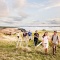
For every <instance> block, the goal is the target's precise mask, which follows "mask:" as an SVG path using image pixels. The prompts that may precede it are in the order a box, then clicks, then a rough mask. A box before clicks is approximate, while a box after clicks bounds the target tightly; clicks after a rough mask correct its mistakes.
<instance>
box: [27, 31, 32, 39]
mask: <svg viewBox="0 0 60 60" xmlns="http://www.w3.org/2000/svg"><path fill="white" fill-rule="evenodd" d="M28 37H29V40H31V39H32V32H31V31H30V30H29V32H28Z"/></svg>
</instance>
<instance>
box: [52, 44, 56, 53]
mask: <svg viewBox="0 0 60 60" xmlns="http://www.w3.org/2000/svg"><path fill="white" fill-rule="evenodd" d="M52 48H53V54H55V53H56V44H54V43H53V46H52Z"/></svg>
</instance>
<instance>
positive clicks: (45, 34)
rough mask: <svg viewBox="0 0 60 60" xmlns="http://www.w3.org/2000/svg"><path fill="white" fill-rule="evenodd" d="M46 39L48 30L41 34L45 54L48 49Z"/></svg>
mask: <svg viewBox="0 0 60 60" xmlns="http://www.w3.org/2000/svg"><path fill="white" fill-rule="evenodd" d="M48 39H49V37H48V32H45V33H44V35H43V40H42V43H43V46H44V49H45V54H47V51H48Z"/></svg>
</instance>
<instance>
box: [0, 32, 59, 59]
mask: <svg viewBox="0 0 60 60" xmlns="http://www.w3.org/2000/svg"><path fill="white" fill-rule="evenodd" d="M39 33H40V37H41V36H42V35H43V33H42V32H39ZM58 34H59V36H60V33H58ZM0 35H1V34H0ZM49 35H50V36H51V35H52V33H51V32H50V33H49ZM1 36H2V35H1ZM40 40H41V39H40ZM39 42H40V41H39ZM28 46H29V48H28V49H27V48H26V47H19V48H18V49H16V42H14V41H10V40H9V41H8V40H0V60H60V46H57V53H56V55H53V54H52V47H51V46H49V50H48V55H45V54H44V49H43V47H42V46H39V47H37V48H36V49H35V47H34V42H33V40H31V41H30V42H29V45H28Z"/></svg>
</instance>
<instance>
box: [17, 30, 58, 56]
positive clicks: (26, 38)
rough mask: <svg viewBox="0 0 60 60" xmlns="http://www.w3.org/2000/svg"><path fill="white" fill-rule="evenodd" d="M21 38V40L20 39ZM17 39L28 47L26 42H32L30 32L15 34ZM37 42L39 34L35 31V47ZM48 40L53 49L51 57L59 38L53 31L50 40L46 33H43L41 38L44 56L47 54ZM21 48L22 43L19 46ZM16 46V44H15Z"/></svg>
mask: <svg viewBox="0 0 60 60" xmlns="http://www.w3.org/2000/svg"><path fill="white" fill-rule="evenodd" d="M22 37H23V38H22ZM17 38H18V39H19V41H20V42H21V41H22V40H23V41H25V42H26V45H27V46H28V42H29V40H32V32H31V31H29V32H25V31H24V32H23V33H21V32H20V34H19V33H18V34H17ZM38 40H39V33H38V32H37V30H36V31H35V33H34V45H35V46H37V45H38ZM49 40H51V43H52V48H53V55H54V54H55V53H56V46H57V42H58V44H59V37H58V35H57V31H54V33H53V35H52V37H51V39H50V37H49V36H48V32H45V33H44V35H43V36H42V45H43V47H44V50H45V54H47V53H48V47H49ZM20 45H21V46H22V43H21V44H20ZM17 46H18V43H17Z"/></svg>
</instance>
